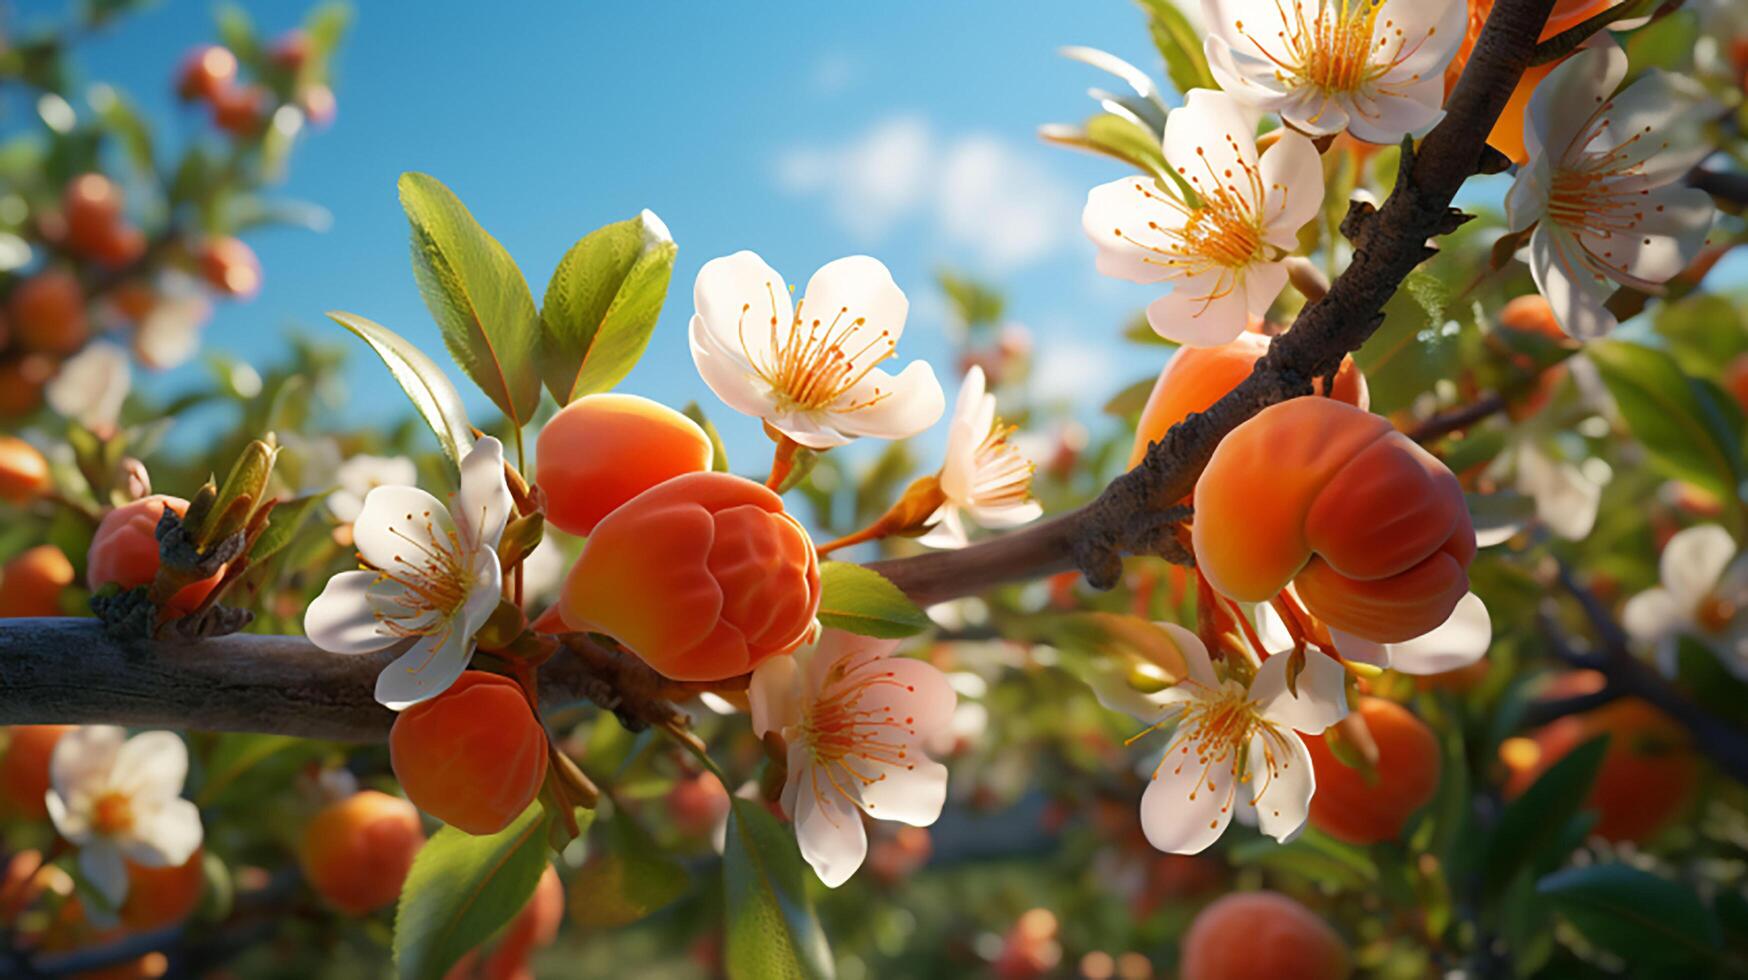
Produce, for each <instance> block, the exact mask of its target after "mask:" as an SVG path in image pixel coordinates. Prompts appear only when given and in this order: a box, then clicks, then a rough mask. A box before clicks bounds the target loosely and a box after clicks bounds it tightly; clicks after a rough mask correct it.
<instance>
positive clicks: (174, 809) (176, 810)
mask: <svg viewBox="0 0 1748 980" xmlns="http://www.w3.org/2000/svg"><path fill="white" fill-rule="evenodd" d="M204 837H205V832H204V831H203V830H202V829H201V826H200V809H199V808H198V807H196V806H195V805H194V804H193V803H190V802H189V801H187V800H184V799H169V800H162V801H159V802H158V803H155V804H153V805H151V806H144V807H139V806H136V809H135V812H134V828H133V838H132V839H131V840H129V841H127V842H125V843H123V845H122V849H123V851H124V852H125V853H126V855H127V858H128V859H129V860H131V861H133V862H134V863H135V864H138V865H142V866H144V867H148V868H168V867H176V866H178V865H181V864H184V863H186V862H187V861H188V859H189V858H190V857H193V856H194V852H195V849H196V848H198V847H200V842H201V840H202V839H203V838H204Z"/></svg>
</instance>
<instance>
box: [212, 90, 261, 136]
mask: <svg viewBox="0 0 1748 980" xmlns="http://www.w3.org/2000/svg"><path fill="white" fill-rule="evenodd" d="M265 101H266V97H265V96H264V95H263V94H262V92H261V90H260V89H258V88H255V87H254V86H252V85H233V86H231V87H229V88H226V89H224V90H223V91H221V92H219V93H218V94H217V95H215V96H213V97H212V121H213V124H214V125H216V126H218V128H220V129H222V130H224V131H225V132H227V133H230V134H231V135H232V136H242V137H248V136H253V135H255V131H256V130H258V129H260V128H261V122H262V119H263V118H264V116H263V109H262V107H263V104H264V103H265Z"/></svg>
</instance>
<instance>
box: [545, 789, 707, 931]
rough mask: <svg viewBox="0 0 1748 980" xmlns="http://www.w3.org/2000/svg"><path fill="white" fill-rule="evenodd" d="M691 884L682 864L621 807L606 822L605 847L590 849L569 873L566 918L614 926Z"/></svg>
mask: <svg viewBox="0 0 1748 980" xmlns="http://www.w3.org/2000/svg"><path fill="white" fill-rule="evenodd" d="M691 886H692V878H691V876H690V875H688V874H687V873H686V867H685V865H682V864H681V863H680V862H678V861H675V860H674V859H673V858H671V857H669V856H668V855H666V854H665V853H663V852H662V849H661V845H659V844H657V843H656V842H655V841H654V840H653V839H651V837H650V836H649V832H648V831H646V830H644V829H643V828H642V827H640V826H638V824H637V822H636V821H634V820H632V819H631V816H630V815H629V814H627V813H625V812H624V811H620V812H617V813H615V814H614V815H613V819H612V820H611V821H609V823H608V825H607V847H605V848H603V849H601V850H598V851H595V852H594V853H592V854H590V855H589V859H588V860H587V861H585V862H583V866H582V867H581V868H578V869H577V873H576V875H575V876H574V877H573V878H572V879H571V894H573V895H576V896H577V901H574V902H572V903H571V904H570V908H571V918H572V919H574V920H576V923H577V924H578V925H580V926H584V927H585V928H590V929H617V928H619V927H620V926H625V925H630V924H631V923H633V922H636V921H638V920H639V919H643V918H647V917H648V916H650V915H651V914H653V913H655V912H657V911H659V910H660V909H663V908H665V907H667V906H668V905H671V904H673V903H674V902H675V901H677V900H678V899H679V898H680V896H682V895H684V894H686V890H687V889H688V888H690V887H691Z"/></svg>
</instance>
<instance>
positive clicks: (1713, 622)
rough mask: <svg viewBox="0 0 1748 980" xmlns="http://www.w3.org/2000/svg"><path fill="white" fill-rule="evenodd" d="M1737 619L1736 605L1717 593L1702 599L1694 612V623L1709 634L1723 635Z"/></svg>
mask: <svg viewBox="0 0 1748 980" xmlns="http://www.w3.org/2000/svg"><path fill="white" fill-rule="evenodd" d="M1735 619H1736V604H1735V603H1734V602H1731V601H1730V600H1729V599H1726V598H1724V597H1723V596H1721V595H1718V594H1717V593H1715V592H1714V593H1711V594H1710V595H1708V596H1706V597H1705V598H1704V599H1701V600H1700V601H1699V607H1698V608H1697V609H1695V610H1694V611H1693V621H1694V622H1695V623H1697V624H1698V625H1699V628H1700V629H1702V630H1705V631H1706V632H1707V633H1713V634H1716V633H1722V632H1723V631H1724V630H1726V629H1729V628H1730V623H1732V622H1734V621H1735Z"/></svg>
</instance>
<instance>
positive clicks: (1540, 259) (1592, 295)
mask: <svg viewBox="0 0 1748 980" xmlns="http://www.w3.org/2000/svg"><path fill="white" fill-rule="evenodd" d="M1583 254H1584V253H1583V248H1582V247H1581V246H1580V245H1579V244H1578V242H1577V240H1576V239H1574V238H1573V237H1572V235H1571V234H1570V233H1569V232H1567V231H1566V230H1564V229H1562V228H1561V227H1560V226H1559V225H1557V224H1555V223H1553V222H1551V221H1544V222H1542V223H1541V224H1540V225H1538V226H1537V227H1536V230H1535V232H1534V233H1532V234H1531V235H1530V257H1529V265H1530V273H1531V275H1532V276H1533V277H1534V278H1535V281H1536V288H1537V289H1538V290H1539V291H1540V292H1541V294H1542V296H1543V297H1544V298H1546V299H1547V301H1548V305H1549V306H1550V307H1552V308H1553V311H1554V319H1555V320H1557V321H1558V322H1559V324H1560V329H1561V330H1564V331H1566V333H1567V334H1568V335H1570V336H1572V337H1575V338H1577V339H1579V340H1595V339H1596V338H1598V337H1605V336H1607V335H1609V334H1610V333H1613V332H1614V328H1615V327H1616V326H1618V325H1619V323H1618V321H1617V320H1616V319H1615V315H1614V314H1613V313H1611V312H1609V310H1608V307H1607V305H1606V304H1607V302H1608V298H1609V297H1610V296H1612V295H1614V291H1615V285H1614V283H1613V282H1611V281H1609V280H1607V279H1605V278H1604V277H1602V276H1600V275H1598V274H1597V272H1596V271H1595V269H1594V268H1592V267H1591V265H1590V263H1589V262H1588V260H1586V259H1585V258H1584V257H1583Z"/></svg>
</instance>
